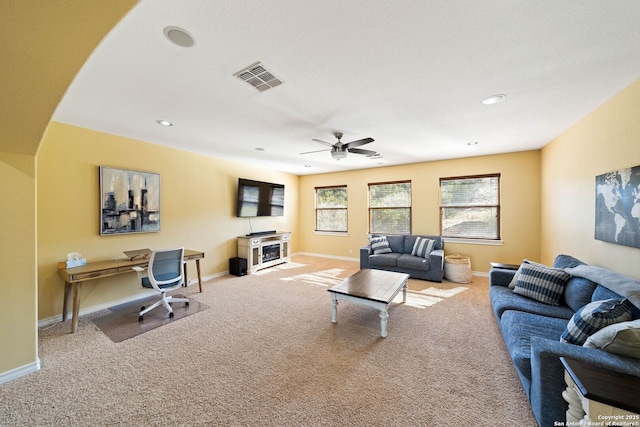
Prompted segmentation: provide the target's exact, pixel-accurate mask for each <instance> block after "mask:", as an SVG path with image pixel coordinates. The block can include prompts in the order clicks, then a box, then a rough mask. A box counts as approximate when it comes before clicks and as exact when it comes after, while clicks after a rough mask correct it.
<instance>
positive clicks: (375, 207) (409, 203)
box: [368, 180, 413, 234]
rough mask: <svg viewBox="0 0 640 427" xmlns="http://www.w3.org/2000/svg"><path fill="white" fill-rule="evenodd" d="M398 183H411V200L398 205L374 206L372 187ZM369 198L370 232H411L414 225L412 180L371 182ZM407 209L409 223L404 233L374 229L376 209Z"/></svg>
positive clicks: (394, 231)
mask: <svg viewBox="0 0 640 427" xmlns="http://www.w3.org/2000/svg"><path fill="white" fill-rule="evenodd" d="M396 184H408V185H409V200H408V203H407V204H402V205H398V206H372V202H371V188H372V187H376V186H382V185H396ZM368 199H369V234H411V226H412V222H413V221H412V211H411V205H412V185H411V180H405V181H391V182H375V183H369V186H368ZM383 209H384V210H403V211H404V210H406V211H407V212H408V218H407V221H408V222H407V224H408V230H405V231H403V232H402V233H398V232H397V230H373V217H374V211H376V210H383Z"/></svg>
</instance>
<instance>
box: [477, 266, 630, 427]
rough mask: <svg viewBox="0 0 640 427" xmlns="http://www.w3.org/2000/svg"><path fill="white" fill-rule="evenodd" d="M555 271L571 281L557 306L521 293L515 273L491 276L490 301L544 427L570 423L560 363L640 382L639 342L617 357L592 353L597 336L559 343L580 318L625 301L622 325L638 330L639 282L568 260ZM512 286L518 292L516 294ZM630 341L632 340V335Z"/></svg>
mask: <svg viewBox="0 0 640 427" xmlns="http://www.w3.org/2000/svg"><path fill="white" fill-rule="evenodd" d="M534 264H535V263H534ZM523 265H524V264H523ZM553 267H556V268H557V269H561V270H560V271H562V272H565V273H568V279H567V281H566V282H565V284H564V285H563V287H562V289H561V291H560V292H561V293H560V296H559V298H558V302H557V304H558V305H553V304H549V303H548V302H540V301H539V300H537V299H534V298H532V297H531V295H529V296H527V295H525V294H526V293H527V292H526V291H522V289H523V288H521V287H520V286H519V285H518V280H519V279H520V278H518V277H516V280H513V279H514V276H515V275H516V273H517V272H516V271H515V270H508V269H502V268H492V269H491V271H490V272H489V283H490V287H489V296H490V301H491V307H492V310H493V313H494V315H495V317H496V319H497V321H498V325H499V327H500V330H501V332H502V335H503V338H504V342H505V343H506V345H507V348H508V350H509V355H510V356H511V359H512V362H513V364H514V367H515V369H516V372H517V373H518V376H519V377H520V381H521V382H522V385H523V387H524V391H525V392H526V394H527V397H528V398H529V402H530V405H531V409H532V410H533V413H534V415H535V417H536V419H537V421H538V423H539V425H540V426H543V427H547V426H553V425H558V424H554V423H555V422H564V421H565V419H566V410H567V403H566V402H565V400H564V399H563V398H562V392H563V391H564V390H565V388H566V384H565V382H564V369H563V366H562V364H561V362H560V357H566V358H569V359H574V360H579V361H583V362H587V363H590V364H592V365H594V366H598V367H602V368H605V369H610V370H614V371H618V372H623V373H627V374H631V375H636V376H640V360H639V359H637V358H636V357H640V355H639V354H638V349H640V346H638V344H639V343H638V342H636V343H635V344H633V343H634V342H635V339H636V338H633V339H632V341H631V342H632V345H631V346H632V347H634V346H636V347H635V349H634V348H630V349H628V348H626V347H625V350H624V351H619V349H616V350H615V352H614V350H613V347H606V346H603V347H601V348H593V347H594V344H593V342H591V341H592V338H593V339H595V338H596V335H595V333H596V332H593V335H590V336H591V337H592V338H588V339H587V342H585V343H584V344H583V345H579V341H578V342H575V343H570V342H571V341H569V342H563V341H561V337H563V339H564V341H567V340H566V338H567V337H570V335H571V334H570V333H569V332H568V331H570V330H573V331H574V332H575V327H576V321H577V319H579V318H582V317H583V314H584V313H585V312H589V311H590V308H591V307H593V306H595V305H598V304H600V303H598V302H595V301H602V300H609V301H611V299H612V298H618V299H623V300H624V301H623V302H624V304H627V305H628V312H629V314H628V316H627V317H624V318H623V319H622V321H625V322H627V323H626V324H625V327H627V326H628V325H630V324H633V326H634V327H637V326H638V325H640V322H639V321H636V320H634V319H638V318H640V281H638V280H636V279H633V278H631V277H628V276H623V275H621V274H617V273H614V272H612V271H610V270H606V269H603V268H599V267H592V266H587V265H586V264H585V263H583V262H582V261H580V260H578V259H576V258H574V257H571V256H568V255H559V256H558V257H556V259H555V262H554V265H553ZM528 269H530V267H528ZM518 271H519V273H518V274H521V273H522V272H523V271H525V270H524V269H523V268H522V266H521V268H520V270H518ZM559 274H561V273H559ZM524 281H525V282H526V280H524ZM512 282H513V283H512ZM510 284H511V287H510V286H509V285H510ZM514 285H515V287H518V288H519V291H516V289H515V288H514ZM517 292H520V293H517ZM583 307H584V308H583ZM576 312H579V313H578V314H576ZM574 315H575V316H574ZM625 315H626V313H625ZM629 317H630V319H629ZM571 319H573V320H571ZM607 321H608V320H607ZM617 321H618V320H614V322H617ZM621 324H622V322H620V323H618V326H621ZM572 328H573V329H572ZM609 329H611V328H609ZM637 331H638V329H635V330H633V333H634V334H636V335H632V337H639V336H640V335H637V333H638V332H637ZM604 332H605V331H604V328H603V329H601V332H600V333H599V335H601V336H602V335H603V333H604ZM574 335H575V334H574ZM587 335H588V334H587ZM626 336H627V339H628V337H629V335H626Z"/></svg>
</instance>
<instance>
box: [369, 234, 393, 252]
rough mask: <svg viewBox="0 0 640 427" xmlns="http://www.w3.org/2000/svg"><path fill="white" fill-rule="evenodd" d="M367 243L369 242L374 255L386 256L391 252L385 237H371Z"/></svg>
mask: <svg viewBox="0 0 640 427" xmlns="http://www.w3.org/2000/svg"><path fill="white" fill-rule="evenodd" d="M369 242H371V250H373V253H374V255H379V254H387V253H389V252H391V248H390V247H389V242H388V241H387V236H376V237H371V238H370V239H369Z"/></svg>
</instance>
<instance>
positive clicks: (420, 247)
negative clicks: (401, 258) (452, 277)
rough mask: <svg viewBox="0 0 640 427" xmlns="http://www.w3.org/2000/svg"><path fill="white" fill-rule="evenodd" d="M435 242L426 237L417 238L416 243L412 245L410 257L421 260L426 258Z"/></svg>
mask: <svg viewBox="0 0 640 427" xmlns="http://www.w3.org/2000/svg"><path fill="white" fill-rule="evenodd" d="M434 243H435V240H431V239H427V238H426V237H417V238H416V242H415V243H414V244H413V249H412V251H411V255H413V256H418V257H422V258H427V257H428V256H429V254H430V253H431V251H432V250H433V245H434Z"/></svg>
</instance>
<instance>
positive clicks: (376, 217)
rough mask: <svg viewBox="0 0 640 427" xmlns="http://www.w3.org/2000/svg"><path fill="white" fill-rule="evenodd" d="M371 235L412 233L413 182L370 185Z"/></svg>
mask: <svg viewBox="0 0 640 427" xmlns="http://www.w3.org/2000/svg"><path fill="white" fill-rule="evenodd" d="M369 233H371V234H410V233H411V181H401V182H386V183H377V184H369Z"/></svg>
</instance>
